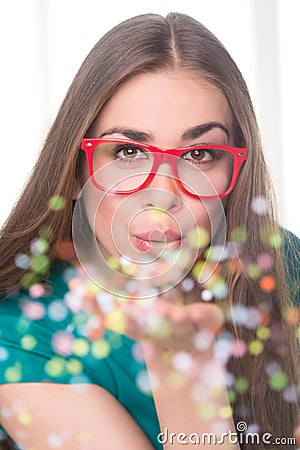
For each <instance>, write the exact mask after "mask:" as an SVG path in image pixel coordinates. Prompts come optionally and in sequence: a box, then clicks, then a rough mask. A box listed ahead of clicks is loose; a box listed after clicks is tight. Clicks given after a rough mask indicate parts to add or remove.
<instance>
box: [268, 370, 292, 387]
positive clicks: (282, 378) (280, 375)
mask: <svg viewBox="0 0 300 450" xmlns="http://www.w3.org/2000/svg"><path fill="white" fill-rule="evenodd" d="M287 382H288V380H287V376H286V374H285V373H284V372H281V371H279V372H275V373H273V374H272V375H271V376H270V378H269V381H268V384H269V386H270V388H271V389H273V390H274V391H282V390H283V389H284V388H285V387H286V385H287Z"/></svg>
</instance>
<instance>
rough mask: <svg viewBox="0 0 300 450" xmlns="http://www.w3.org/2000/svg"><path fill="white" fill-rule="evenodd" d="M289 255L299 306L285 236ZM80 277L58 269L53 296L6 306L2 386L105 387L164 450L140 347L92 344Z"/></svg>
mask: <svg viewBox="0 0 300 450" xmlns="http://www.w3.org/2000/svg"><path fill="white" fill-rule="evenodd" d="M284 249H285V252H284V255H285V256H284V258H285V259H284V260H285V265H286V268H287V281H288V283H289V287H290V292H291V297H292V300H293V302H294V303H295V304H296V305H299V304H300V292H299V284H300V262H299V259H300V258H299V255H300V240H299V239H298V238H296V236H294V235H293V234H292V233H289V232H284ZM74 276H76V270H75V269H74V268H73V267H72V266H70V265H69V264H67V263H59V264H56V265H54V267H53V270H52V273H51V276H50V278H49V279H48V284H49V285H50V286H51V292H50V293H49V294H47V295H44V296H43V297H38V298H31V297H30V296H29V295H28V293H27V292H25V291H24V292H20V293H18V294H17V295H15V296H14V297H11V298H9V299H7V300H3V301H1V302H0V384H3V383H16V382H42V381H47V382H53V383H63V384H70V383H92V384H96V385H99V386H102V387H103V388H104V389H107V390H108V391H109V392H110V393H111V394H112V395H113V396H114V397H115V398H116V399H117V400H118V401H119V402H120V403H121V404H122V405H123V406H124V408H125V409H126V410H127V411H128V412H129V414H130V415H131V416H132V417H133V418H134V419H135V420H136V422H137V423H138V425H139V426H140V428H141V429H142V430H143V431H144V433H145V434H146V435H147V436H148V438H149V440H150V441H151V442H152V444H153V446H154V448H156V449H159V450H162V445H161V444H160V443H159V442H158V441H157V436H158V434H159V432H160V429H159V422H158V418H157V414H156V410H155V405H154V401H153V398H152V394H151V390H150V388H149V380H148V379H147V371H146V366H145V363H144V361H143V359H142V357H141V346H140V344H139V343H137V342H135V341H133V340H131V339H129V338H128V337H126V336H124V335H121V334H118V333H115V332H112V331H108V330H107V331H105V333H104V335H103V336H100V337H97V338H96V339H95V340H89V339H87V337H86V323H87V320H88V316H87V315H86V314H84V313H83V312H80V311H79V309H78V310H76V308H75V309H74V307H70V305H71V303H72V302H70V297H69V296H70V295H72V293H70V291H69V290H68V281H69V280H70V279H71V278H72V277H74ZM1 434H2V435H3V436H6V434H5V431H4V430H3V429H1V428H0V440H1ZM3 436H2V437H3ZM17 448H18V447H17V446H16V449H17Z"/></svg>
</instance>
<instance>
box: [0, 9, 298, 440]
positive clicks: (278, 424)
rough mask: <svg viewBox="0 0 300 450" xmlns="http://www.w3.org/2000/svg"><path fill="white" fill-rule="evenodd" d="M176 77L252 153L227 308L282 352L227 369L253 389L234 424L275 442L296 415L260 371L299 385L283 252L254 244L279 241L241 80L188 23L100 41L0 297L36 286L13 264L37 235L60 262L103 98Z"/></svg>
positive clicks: (21, 213)
mask: <svg viewBox="0 0 300 450" xmlns="http://www.w3.org/2000/svg"><path fill="white" fill-rule="evenodd" d="M175 69H185V70H189V71H192V72H193V73H196V74H198V75H200V76H201V77H202V78H205V79H207V80H208V81H209V82H210V83H212V84H214V85H215V86H217V87H218V88H219V89H220V90H221V91H222V92H223V93H224V95H225V96H226V97H227V99H228V102H229V105H230V107H231V109H232V113H233V117H234V123H235V145H236V146H239V145H242V144H243V143H245V144H246V146H247V148H248V150H249V156H248V159H247V161H246V164H245V166H244V168H243V170H242V173H241V174H240V177H239V180H238V182H237V185H236V187H235V189H234V192H233V193H232V194H231V195H230V199H229V203H228V205H227V212H226V215H227V225H228V237H229V238H230V237H231V235H232V231H233V230H236V229H243V230H245V232H246V234H247V239H246V241H245V243H244V245H243V254H242V256H241V258H240V264H239V265H236V267H235V269H234V270H233V269H232V267H229V266H228V267H227V268H226V281H227V284H228V287H229V294H228V305H229V309H230V305H231V304H241V305H244V306H245V307H251V306H252V307H253V306H259V305H263V307H264V310H265V311H267V315H269V317H270V319H269V327H270V329H272V324H277V325H278V324H279V325H280V327H281V329H282V330H283V335H284V339H285V352H284V353H282V352H281V353H280V352H277V351H276V348H275V345H272V343H271V344H270V345H269V344H266V345H265V347H264V350H263V351H262V353H261V354H260V355H258V356H255V355H250V354H247V355H246V356H244V357H241V358H232V360H230V361H229V363H228V367H229V369H230V371H231V372H232V373H233V374H234V376H235V377H236V379H238V378H241V377H245V378H247V379H250V380H251V385H250V387H249V389H247V390H246V391H245V392H243V393H242V392H238V400H236V402H235V403H234V404H233V406H234V408H233V409H234V418H235V421H236V422H237V421H238V420H245V421H246V422H247V423H252V424H257V425H259V427H260V431H261V432H270V433H272V435H273V436H274V437H275V436H277V437H280V436H293V431H294V428H295V426H296V420H297V412H298V407H297V405H296V402H289V401H286V400H285V399H284V398H283V396H282V394H281V392H280V391H274V390H273V389H271V387H270V386H269V384H268V380H269V378H268V377H269V375H268V373H267V372H266V367H267V366H268V365H270V364H271V363H274V361H275V362H276V363H277V364H278V365H279V367H280V368H281V370H282V372H284V373H285V374H286V376H287V379H288V383H289V385H291V386H294V385H296V383H297V378H296V374H297V371H296V353H297V349H296V339H295V336H294V330H293V328H292V327H291V326H289V325H288V324H287V323H286V322H285V318H284V311H285V309H286V308H287V306H288V305H289V304H290V303H289V302H290V300H289V296H288V292H287V288H286V277H285V273H284V267H283V263H282V254H281V252H282V251H281V248H280V247H279V246H275V247H272V248H270V246H269V245H268V244H266V242H265V240H264V239H263V237H262V238H259V237H258V232H260V234H261V236H263V235H266V234H267V233H277V232H279V228H278V226H277V225H276V224H277V220H276V214H275V208H274V201H273V191H272V185H271V182H270V178H269V175H268V170H267V168H266V164H265V160H264V156H263V153H262V146H261V142H260V136H259V131H258V127H257V122H256V118H255V114H254V110H253V106H252V103H251V99H250V96H249V93H248V90H247V87H246V84H245V81H244V79H243V77H242V75H241V74H240V72H239V70H238V68H237V66H236V64H235V63H234V61H233V60H232V58H231V57H230V55H229V54H228V52H227V51H226V49H225V48H224V46H223V45H222V44H221V43H220V42H219V41H218V39H217V38H216V37H215V36H214V35H213V34H212V33H210V32H209V31H208V30H207V29H206V28H205V27H204V26H203V25H201V24H200V23H198V22H197V21H195V20H194V19H192V18H190V17H188V16H186V15H183V14H178V13H170V14H169V15H168V16H167V17H166V18H164V17H161V16H159V15H155V14H146V15H142V16H138V17H135V18H132V19H129V20H127V21H125V22H123V23H121V24H120V25H118V26H117V27H115V28H114V29H112V30H111V31H110V32H108V33H107V34H106V35H105V36H104V37H102V39H101V40H100V41H99V42H98V43H97V44H96V46H95V47H94V48H93V49H92V51H91V52H90V54H89V55H88V56H87V58H86V59H85V61H84V62H83V64H82V66H81V68H80V69H79V71H78V73H77V75H76V77H75V79H74V81H73V83H72V85H71V87H70V89H69V91H68V93H67V95H66V98H65V100H64V102H63V103H62V106H61V108H60V110H59V112H58V115H57V118H56V120H55V122H54V124H53V126H52V128H51V130H50V132H49V134H48V137H47V139H46V142H45V145H44V148H43V150H42V152H41V155H40V157H39V159H38V161H37V163H36V166H35V168H34V170H33V173H32V176H31V178H30V180H29V182H28V184H27V186H26V188H25V190H24V193H23V194H22V196H21V198H20V199H19V201H18V202H17V204H16V206H15V207H14V209H13V211H12V213H11V215H10V216H9V218H8V220H7V221H6V223H5V225H4V227H3V229H2V232H1V239H0V253H1V261H0V276H1V284H0V292H1V293H4V294H7V293H9V292H11V291H14V289H16V288H17V287H18V286H19V285H20V280H23V284H25V285H30V283H33V282H35V280H36V277H37V274H36V273H35V271H34V269H33V268H31V270H30V269H29V270H27V272H26V274H25V275H26V276H25V278H24V270H23V269H20V268H18V267H17V266H16V263H15V257H16V255H17V254H20V253H21V254H23V253H25V254H29V252H30V244H31V242H32V240H33V239H34V238H36V237H37V236H39V235H42V231H41V230H45V228H43V226H44V225H45V224H46V225H47V227H48V228H47V230H48V233H47V240H48V243H49V251H48V257H49V260H50V262H51V263H53V262H54V261H55V260H56V248H57V243H58V242H60V241H64V240H66V239H70V238H71V221H72V210H73V200H72V197H73V191H74V179H75V173H76V171H77V167H78V155H79V152H80V150H79V149H80V142H81V139H82V138H83V137H84V135H85V134H86V132H87V130H88V129H89V128H90V126H91V124H92V123H93V121H94V120H95V118H96V116H97V115H98V114H99V112H100V111H101V109H102V108H103V106H104V105H105V103H106V102H107V101H108V99H109V98H110V97H111V96H112V95H113V94H114V92H115V91H116V90H117V89H118V88H119V87H120V86H121V85H122V84H123V83H125V82H126V81H128V80H129V79H130V78H132V77H134V76H135V75H137V74H139V73H142V72H143V73H147V72H153V71H166V70H167V71H168V70H175ZM72 174H74V176H73V175H72ZM53 196H60V197H62V198H63V199H64V201H65V205H64V208H61V209H59V210H58V211H56V210H54V209H53V208H51V205H50V206H49V199H50V198H52V197H53ZM258 196H260V197H262V198H264V199H266V200H267V202H268V204H269V206H270V208H269V212H268V213H265V214H256V213H255V212H254V210H253V208H252V207H251V202H252V200H253V199H254V198H257V197H258ZM266 251H268V252H272V257H273V259H274V261H275V263H274V265H273V268H272V276H273V277H274V279H275V280H276V282H277V287H276V289H275V290H273V291H272V292H270V293H268V292H264V291H262V290H260V289H259V288H258V284H257V280H256V279H254V278H253V277H251V276H249V274H248V273H247V270H246V269H247V267H248V266H249V265H250V264H251V263H255V262H256V259H257V256H258V255H260V254H263V253H264V252H266ZM24 280H25V281H24ZM275 328H276V327H275ZM275 328H274V329H275ZM276 329H278V328H276ZM228 330H229V331H230V332H231V333H232V334H233V335H234V336H235V337H238V338H239V339H243V340H244V341H245V342H247V343H249V342H250V341H251V340H253V339H256V338H257V336H256V330H253V329H250V328H246V327H243V326H236V325H235V324H232V323H230V321H229V322H228ZM274 333H275V331H274ZM279 412H280V413H279ZM242 447H243V448H245V449H250V448H253V444H251V443H250V444H246V443H245V444H242ZM257 448H264V445H263V444H262V443H261V444H260V445H257Z"/></svg>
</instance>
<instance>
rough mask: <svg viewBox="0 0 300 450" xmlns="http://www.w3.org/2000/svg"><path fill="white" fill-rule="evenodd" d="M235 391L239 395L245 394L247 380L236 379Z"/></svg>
mask: <svg viewBox="0 0 300 450" xmlns="http://www.w3.org/2000/svg"><path fill="white" fill-rule="evenodd" d="M235 389H236V391H237V392H238V393H239V394H242V393H244V392H247V390H248V389H249V382H248V380H247V378H245V377H240V378H238V379H237V380H236V382H235Z"/></svg>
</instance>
